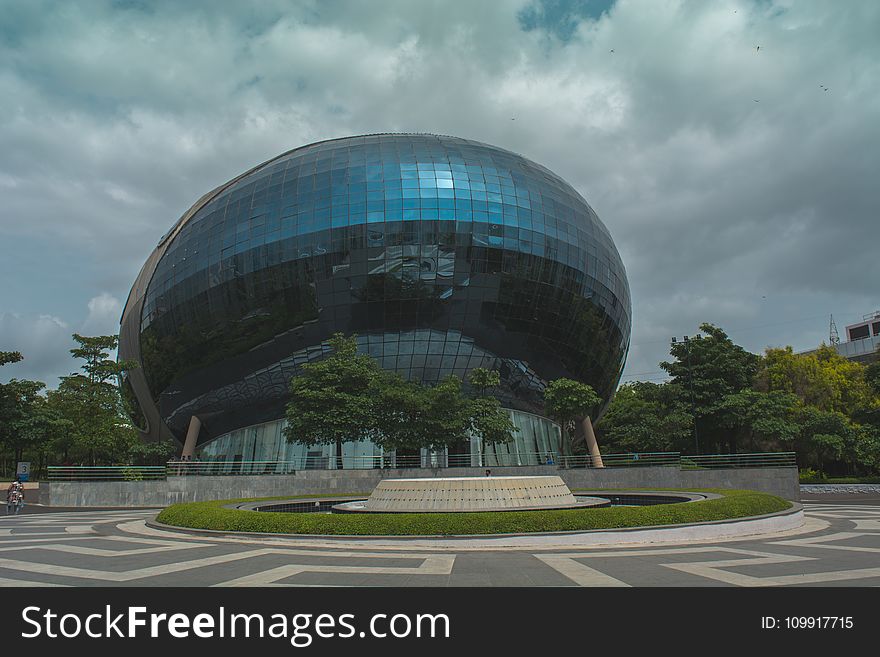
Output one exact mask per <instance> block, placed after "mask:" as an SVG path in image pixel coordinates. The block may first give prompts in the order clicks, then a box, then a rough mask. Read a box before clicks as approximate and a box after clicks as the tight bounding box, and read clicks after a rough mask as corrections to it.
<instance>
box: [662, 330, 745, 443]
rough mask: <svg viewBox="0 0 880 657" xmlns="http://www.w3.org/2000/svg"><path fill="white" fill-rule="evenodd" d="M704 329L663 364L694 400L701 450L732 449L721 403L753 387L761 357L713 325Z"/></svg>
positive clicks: (678, 346) (672, 350) (678, 345)
mask: <svg viewBox="0 0 880 657" xmlns="http://www.w3.org/2000/svg"><path fill="white" fill-rule="evenodd" d="M700 330H701V331H702V332H703V333H705V335H704V336H702V337H696V338H693V339H691V340H688V341H681V342H676V343H674V344H673V345H672V347H671V348H670V350H669V353H670V355H671V356H673V357H674V359H675V360H672V361H664V362H662V363H660V367H661V368H662V369H664V370H666V371H667V372H668V373H669V374H670V375H671V376H672V383H674V384H676V385H678V386H680V387H681V389H682V390H683V391H685V393H686V394H687V397H688V399H689V400H690V401H691V409H690V410H691V413H692V415H693V416H694V423H695V426H696V430H697V434H698V436H699V442H700V446H699V447H700V451H703V452H705V451H707V450H708V449H713V450H714V449H716V448H717V449H721V450H722V451H723V450H727V451H730V449H731V445H730V443H729V440H730V439H729V436H730V432H729V431H728V429H727V427H726V426H724V425H723V424H722V419H723V418H722V413H721V404H722V403H723V399H724V397H726V396H727V395H730V394H733V393H737V392H741V391H743V390H748V389H750V388H751V387H752V382H753V380H754V377H755V374H756V373H757V371H758V366H759V364H760V362H761V358H760V356H757V355H756V354H752V353H750V352H748V351H746V350H745V349H743V348H742V347H741V346H739V345H737V344H734V342H733V341H732V340H731V339H730V338H729V337H728V335H727V333H725V332H724V331H723V330H722V329H720V328H718V327H717V326H714V325H713V324H701V325H700Z"/></svg>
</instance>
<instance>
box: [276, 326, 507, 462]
mask: <svg viewBox="0 0 880 657" xmlns="http://www.w3.org/2000/svg"><path fill="white" fill-rule="evenodd" d="M327 344H328V347H329V353H328V355H327V356H325V357H324V358H322V359H321V360H319V361H316V362H313V363H307V364H305V365H303V366H302V368H301V372H300V373H299V374H298V375H297V376H295V377H293V378H292V379H291V382H290V401H289V403H288V405H287V410H286V420H287V422H286V427H285V430H284V431H285V436H286V437H287V440H288V441H290V442H297V443H300V444H304V445H325V444H334V445H336V450H335V451H336V455H337V467H340V468H341V467H342V466H343V459H342V444H343V443H345V442H348V441H352V440H361V439H370V440H372V441H373V442H375V443H376V444H378V445H379V446H380V447H382V448H383V449H386V450H413V449H422V448H426V449H431V450H440V449H449V448H454V447H456V446H459V445H461V444H462V443H465V442H467V441H469V440H470V437H471V436H472V435H475V436H477V437H479V438H482V440H483V441H484V442H487V443H490V442H506V441H509V440H512V438H513V432H514V431H515V427H513V424H512V423H511V422H510V419H509V418H508V416H507V414H506V413H505V412H504V411H503V409H501V407H500V404H498V401H497V399H495V398H491V397H488V396H482V395H481V396H478V397H477V398H475V399H473V398H469V397H467V396H466V395H465V394H464V391H463V384H462V381H461V379H459V378H458V377H456V376H449V377H446V378H445V379H443V380H441V381H439V382H438V383H437V384H436V385H433V386H422V385H419V384H417V383H414V382H411V381H407V380H405V379H404V378H403V377H402V376H400V375H399V374H397V373H394V372H387V371H384V370H382V369H381V368H380V367H379V365H378V363H376V361H374V360H373V359H372V358H370V357H369V356H367V355H365V354H358V353H357V339H356V337H355V336H350V337H346V336H344V335H342V334H341V333H337V334H335V335H333V336H332V337H331V338H330V339H329V340H328V343H327ZM470 383H471V386H472V387H474V388H475V389H479V390H481V391H482V392H483V393H484V394H485V392H486V390H488V389H489V388H491V387H492V386H494V385H497V384H498V375H497V372H489V371H485V370H484V371H483V372H478V373H477V374H476V376H475V377H474V378H473V379H472V380H471V381H470Z"/></svg>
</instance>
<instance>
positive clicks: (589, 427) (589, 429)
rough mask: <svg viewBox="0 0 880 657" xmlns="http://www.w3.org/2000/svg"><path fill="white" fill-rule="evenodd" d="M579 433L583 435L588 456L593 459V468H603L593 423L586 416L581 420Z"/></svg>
mask: <svg viewBox="0 0 880 657" xmlns="http://www.w3.org/2000/svg"><path fill="white" fill-rule="evenodd" d="M581 431H583V433H584V439H585V440H586V441H587V449H589V450H590V456H591V457H592V459H593V467H594V468H604V467H605V464H604V463H602V454H600V453H599V443H598V442H596V434H595V433H594V432H593V423H592V422H591V421H590V416H589V415H588V416H587V417H585V418H584V419H583V420H581Z"/></svg>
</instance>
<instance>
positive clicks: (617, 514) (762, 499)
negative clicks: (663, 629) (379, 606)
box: [157, 489, 791, 536]
mask: <svg viewBox="0 0 880 657" xmlns="http://www.w3.org/2000/svg"><path fill="white" fill-rule="evenodd" d="M701 492H710V493H718V494H720V495H722V497H721V498H719V499H713V500H703V501H700V502H686V503H684V502H683V503H678V504H662V505H657V506H643V507H610V508H604V509H568V510H562V511H504V512H495V513H491V512H487V513H406V514H393V513H371V514H319V513H274V512H262V511H242V510H239V509H226V508H223V507H224V505H227V504H231V503H233V502H249V501H254V500H220V501H212V502H192V503H188V504H174V505H172V506H169V507H168V508H167V509H164V510H163V511H162V512H161V513H160V514H159V516H158V518H157V519H158V521H159V522H162V523H165V524H168V525H174V526H176V527H189V528H193V529H215V530H220V531H231V532H268V533H273V534H330V535H359V536H369V535H372V536H414V535H423V536H427V535H436V536H449V535H465V534H515V533H529V532H559V531H574V530H590V529H611V528H617V527H640V526H649V525H674V524H681V523H691V522H703V521H710V520H726V519H729V518H742V517H745V516H756V515H762V514H765V513H773V512H775V511H782V510H784V509H788V508H790V507H791V503H790V502H787V501H786V500H784V499H782V498H780V497H775V496H773V495H767V494H766V493H758V492H755V491H748V490H725V489H704V490H701ZM312 497H314V496H312ZM271 499H278V498H271Z"/></svg>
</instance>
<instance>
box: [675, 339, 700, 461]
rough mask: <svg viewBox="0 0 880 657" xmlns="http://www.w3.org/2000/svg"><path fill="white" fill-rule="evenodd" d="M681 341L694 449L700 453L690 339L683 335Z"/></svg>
mask: <svg viewBox="0 0 880 657" xmlns="http://www.w3.org/2000/svg"><path fill="white" fill-rule="evenodd" d="M699 337H700V336H699V334H697V335H696V336H694V339H695V340H697V339H699ZM677 342H678V340H677V338H674V337H673V338H672V346H675V345H676V344H677ZM682 342H684V353H685V364H686V365H687V371H688V392H689V393H690V397H691V414H692V415H693V418H694V449H696V450H697V454H699V453H700V437H699V435H698V434H697V405H696V403H695V402H694V375H693V372H692V371H691V341H690V338H689V337H688V336H686V335H685V336H684V337H683V338H682Z"/></svg>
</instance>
